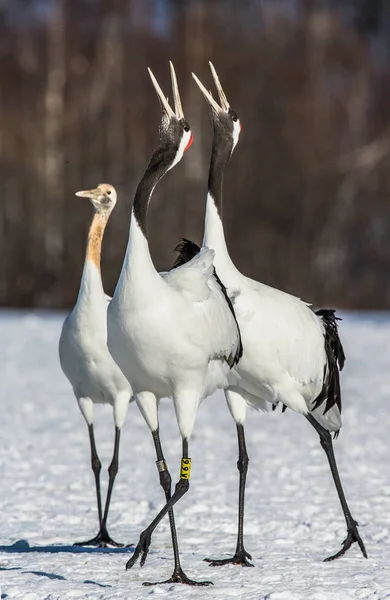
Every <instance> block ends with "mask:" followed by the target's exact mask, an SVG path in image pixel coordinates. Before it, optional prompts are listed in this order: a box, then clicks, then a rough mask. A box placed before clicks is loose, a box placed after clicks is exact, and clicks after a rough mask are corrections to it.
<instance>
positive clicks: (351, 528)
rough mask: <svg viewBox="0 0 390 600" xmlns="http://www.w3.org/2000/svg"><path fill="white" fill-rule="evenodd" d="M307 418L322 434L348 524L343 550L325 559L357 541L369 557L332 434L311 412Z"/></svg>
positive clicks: (320, 434)
mask: <svg viewBox="0 0 390 600" xmlns="http://www.w3.org/2000/svg"><path fill="white" fill-rule="evenodd" d="M306 419H307V420H308V421H309V423H310V424H311V425H312V426H313V427H314V429H315V430H316V431H317V433H318V435H319V436H320V442H321V446H322V447H323V449H324V450H325V453H326V457H327V459H328V462H329V466H330V470H331V472H332V476H333V481H334V483H335V486H336V490H337V494H338V496H339V499H340V503H341V507H342V509H343V513H344V517H345V522H346V524H347V537H346V538H345V540H344V542H343V543H342V548H341V550H339V552H336V554H333V555H332V556H329V557H328V558H326V559H325V561H330V560H335V559H336V558H340V556H343V554H345V553H346V551H347V550H349V548H350V547H351V546H352V544H353V543H354V542H357V543H358V544H359V548H360V550H361V552H362V554H363V556H364V557H365V558H367V552H366V549H365V547H364V543H363V540H362V538H361V537H360V535H359V532H358V523H357V522H356V521H355V519H354V518H353V517H352V515H351V511H350V510H349V507H348V504H347V500H346V498H345V495H344V490H343V486H342V485H341V480H340V475H339V472H338V469H337V464H336V458H335V455H334V452H333V443H332V436H331V434H330V433H329V431H327V430H326V429H325V428H324V427H322V426H321V425H320V424H319V423H318V421H316V419H315V418H314V417H313V416H312V415H310V414H308V415H306Z"/></svg>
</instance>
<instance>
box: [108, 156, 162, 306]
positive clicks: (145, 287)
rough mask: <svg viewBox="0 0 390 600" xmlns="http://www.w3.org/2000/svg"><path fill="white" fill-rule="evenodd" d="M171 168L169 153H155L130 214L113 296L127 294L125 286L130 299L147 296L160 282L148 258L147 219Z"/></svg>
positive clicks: (138, 189) (139, 185)
mask: <svg viewBox="0 0 390 600" xmlns="http://www.w3.org/2000/svg"><path fill="white" fill-rule="evenodd" d="M173 158H174V156H173ZM172 164H173V159H172V153H171V152H169V151H164V150H163V149H157V150H156V151H155V152H154V153H153V155H152V158H151V159H150V162H149V165H148V168H147V169H146V171H145V174H144V176H143V177H142V179H141V181H140V182H139V184H138V187H137V191H136V194H135V197H134V203H133V209H132V212H131V219H130V231H129V240H128V244H127V250H126V256H125V260H124V263H123V267H122V271H121V275H120V278H119V282H118V286H117V290H116V291H115V294H117V293H119V294H123V295H124V294H127V293H128V291H129V290H128V286H130V292H131V294H133V295H134V294H137V293H142V292H145V293H149V292H150V290H151V286H153V285H156V284H157V282H158V281H161V277H160V275H159V274H158V272H157V271H156V269H155V267H154V264H153V261H152V258H151V256H150V250H149V243H148V236H147V229H146V217H147V211H148V206H149V202H150V199H151V196H152V193H153V190H154V188H155V187H156V185H157V184H158V182H159V181H160V179H161V178H162V177H163V176H164V175H165V173H166V172H167V171H168V170H169V169H170V168H171V167H172Z"/></svg>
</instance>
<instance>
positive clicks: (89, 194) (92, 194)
mask: <svg viewBox="0 0 390 600" xmlns="http://www.w3.org/2000/svg"><path fill="white" fill-rule="evenodd" d="M99 193H100V191H99V188H95V189H94V190H82V191H81V192H76V196H79V197H80V198H96V196H98V195H99Z"/></svg>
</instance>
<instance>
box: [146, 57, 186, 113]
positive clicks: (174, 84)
mask: <svg viewBox="0 0 390 600" xmlns="http://www.w3.org/2000/svg"><path fill="white" fill-rule="evenodd" d="M169 66H170V69H171V80H172V91H173V102H174V106H175V111H173V110H172V108H171V107H170V106H169V102H168V100H167V98H166V97H165V96H164V93H163V91H162V89H161V87H160V86H159V84H158V81H157V79H156V78H155V76H154V75H153V73H152V71H151V69H149V67H148V71H149V75H150V78H151V80H152V83H153V85H154V89H155V90H156V93H157V96H158V99H159V100H160V104H161V110H162V111H163V113H165V114H166V115H167V116H168V118H169V119H172V117H176V118H177V119H178V120H179V121H180V120H181V119H184V113H183V108H182V105H181V100H180V94H179V87H178V85H177V78H176V73H175V69H174V68H173V64H172V63H171V62H169Z"/></svg>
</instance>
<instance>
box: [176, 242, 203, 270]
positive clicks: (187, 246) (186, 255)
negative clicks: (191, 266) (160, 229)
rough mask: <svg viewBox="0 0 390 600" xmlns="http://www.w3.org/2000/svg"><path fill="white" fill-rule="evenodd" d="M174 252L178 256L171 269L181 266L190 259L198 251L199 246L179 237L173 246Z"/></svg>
mask: <svg viewBox="0 0 390 600" xmlns="http://www.w3.org/2000/svg"><path fill="white" fill-rule="evenodd" d="M174 252H177V253H178V254H179V256H178V257H177V259H176V260H175V262H174V265H173V269H175V268H176V267H181V266H182V265H185V264H186V263H188V262H189V261H190V260H192V259H193V258H194V256H196V255H197V254H198V253H199V252H200V247H199V246H198V244H196V243H195V242H193V241H191V240H187V239H186V238H180V242H179V243H178V244H177V246H176V247H175V249H174Z"/></svg>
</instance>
